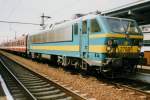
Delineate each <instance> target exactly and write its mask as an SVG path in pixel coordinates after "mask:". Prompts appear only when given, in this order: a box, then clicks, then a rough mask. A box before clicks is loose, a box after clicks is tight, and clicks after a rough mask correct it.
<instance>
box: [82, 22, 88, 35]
mask: <svg viewBox="0 0 150 100" xmlns="http://www.w3.org/2000/svg"><path fill="white" fill-rule="evenodd" d="M82 33H83V34H86V33H87V21H83V22H82Z"/></svg>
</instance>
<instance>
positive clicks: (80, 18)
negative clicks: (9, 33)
mask: <svg viewBox="0 0 150 100" xmlns="http://www.w3.org/2000/svg"><path fill="white" fill-rule="evenodd" d="M97 16H100V17H101V18H114V19H120V20H130V21H134V20H132V19H127V18H118V17H110V16H102V15H94V14H89V15H86V16H82V17H79V18H76V19H72V20H67V21H66V20H64V22H63V21H62V22H60V23H59V22H57V23H54V24H50V25H49V26H50V27H49V28H48V29H46V30H43V31H41V32H36V33H30V34H29V36H33V35H37V34H42V33H46V32H49V31H53V30H55V29H57V28H60V27H63V26H67V25H70V24H72V23H78V22H79V21H80V20H82V21H84V20H86V19H94V18H96V17H97Z"/></svg>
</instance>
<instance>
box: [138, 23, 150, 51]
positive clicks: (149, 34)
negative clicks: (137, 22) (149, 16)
mask: <svg viewBox="0 0 150 100" xmlns="http://www.w3.org/2000/svg"><path fill="white" fill-rule="evenodd" d="M140 28H141V30H142V32H143V34H144V39H143V47H142V49H141V52H144V51H150V24H149V25H143V26H140Z"/></svg>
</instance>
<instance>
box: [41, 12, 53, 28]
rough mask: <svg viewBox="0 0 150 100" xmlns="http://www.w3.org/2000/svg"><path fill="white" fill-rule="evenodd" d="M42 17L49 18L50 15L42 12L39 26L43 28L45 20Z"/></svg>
mask: <svg viewBox="0 0 150 100" xmlns="http://www.w3.org/2000/svg"><path fill="white" fill-rule="evenodd" d="M44 18H47V19H49V18H52V17H50V16H45V15H44V13H43V14H42V16H41V21H42V22H41V24H40V26H42V28H43V29H45V26H44V25H45V20H44Z"/></svg>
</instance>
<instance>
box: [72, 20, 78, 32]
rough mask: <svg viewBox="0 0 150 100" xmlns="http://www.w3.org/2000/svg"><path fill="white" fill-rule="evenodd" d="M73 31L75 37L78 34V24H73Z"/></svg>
mask: <svg viewBox="0 0 150 100" xmlns="http://www.w3.org/2000/svg"><path fill="white" fill-rule="evenodd" d="M73 29H74V34H76V35H77V34H78V23H75V24H74V28H73Z"/></svg>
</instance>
